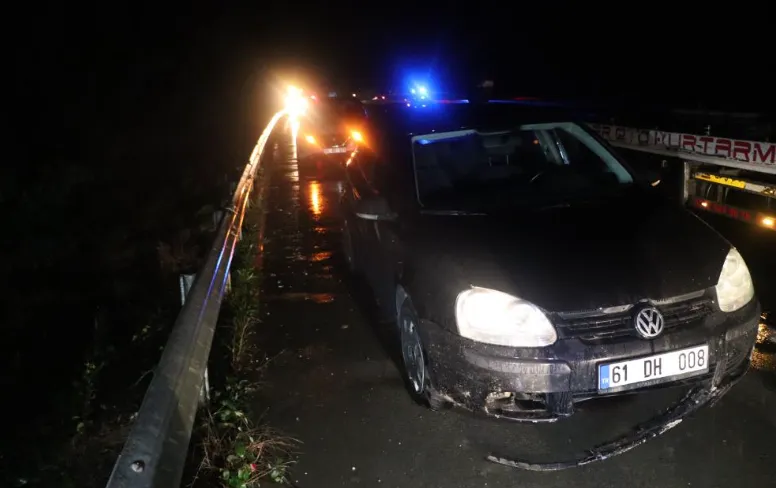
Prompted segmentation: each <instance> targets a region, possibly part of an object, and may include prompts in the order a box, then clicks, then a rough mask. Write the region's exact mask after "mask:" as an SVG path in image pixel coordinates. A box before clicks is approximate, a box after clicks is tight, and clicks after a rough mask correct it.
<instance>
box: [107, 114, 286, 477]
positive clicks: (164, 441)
mask: <svg viewBox="0 0 776 488" xmlns="http://www.w3.org/2000/svg"><path fill="white" fill-rule="evenodd" d="M284 115H285V112H284V111H281V112H278V113H276V114H275V115H274V116H273V117H272V120H271V121H270V122H269V124H267V127H266V128H265V129H264V132H262V134H261V137H259V140H258V142H257V143H256V146H255V147H254V149H253V152H252V153H251V156H250V159H249V160H248V164H246V166H245V170H244V171H243V173H242V176H241V178H240V181H239V183H238V184H237V187H236V189H235V192H234V195H233V197H232V203H231V207H230V208H228V209H227V212H226V213H225V216H224V218H223V219H222V220H221V223H220V225H219V226H218V231H217V234H216V237H215V240H214V243H213V246H212V248H211V249H210V252H209V254H208V256H207V260H206V261H205V264H204V266H203V267H202V269H201V270H200V271H199V273H198V274H197V277H196V279H195V280H194V283H193V284H192V286H191V290H189V292H188V295H187V297H186V301H185V303H184V304H183V308H182V309H181V311H180V313H179V314H178V318H177V319H176V321H175V325H174V326H173V330H172V333H171V334H170V338H169V340H168V341H167V345H166V346H165V348H164V351H163V352H162V357H161V359H160V361H159V364H158V365H157V367H156V370H155V371H154V377H153V379H152V380H151V384H150V385H149V387H148V390H147V391H146V394H145V398H144V399H143V403H142V404H141V406H140V410H138V412H137V416H136V418H135V421H134V423H133V425H132V429H131V431H130V434H129V437H128V438H127V441H126V443H125V444H124V448H123V450H122V451H121V454H120V455H119V457H118V460H117V461H116V464H115V465H114V467H113V471H112V473H111V476H110V479H109V480H108V484H107V488H161V487H165V488H172V487H177V486H179V485H180V482H181V477H182V475H183V468H184V463H185V462H186V455H187V453H188V447H189V441H190V439H191V431H192V428H193V426H194V418H195V416H196V413H197V406H198V403H199V400H200V392H201V391H202V385H203V381H204V377H205V373H206V371H207V362H208V357H209V356H210V348H211V345H212V342H213V334H214V332H215V328H216V323H217V321H218V315H219V312H220V308H221V301H222V299H223V297H224V293H225V291H226V287H227V282H228V279H229V268H230V266H231V263H232V256H233V255H234V250H235V245H236V244H237V241H238V239H239V238H240V235H241V230H242V222H243V217H244V215H245V209H246V207H247V204H248V201H249V197H250V193H251V189H252V188H253V184H254V179H255V177H256V172H257V170H258V168H259V164H260V162H261V157H262V154H263V153H264V147H265V146H266V144H267V140H268V139H269V136H270V134H271V133H272V131H273V130H274V128H275V125H276V124H277V122H278V120H280V119H281V118H282V117H283V116H284Z"/></svg>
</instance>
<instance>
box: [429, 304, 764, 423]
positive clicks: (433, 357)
mask: <svg viewBox="0 0 776 488" xmlns="http://www.w3.org/2000/svg"><path fill="white" fill-rule="evenodd" d="M759 317H760V306H759V304H758V303H757V301H756V300H753V301H752V302H751V303H749V304H748V305H746V306H745V307H743V308H742V309H740V310H738V311H736V312H733V313H722V312H719V311H716V312H714V313H712V314H710V315H708V316H706V317H705V318H704V319H702V321H700V323H698V324H695V325H694V326H692V327H677V328H675V329H672V330H670V331H666V332H665V333H664V334H663V335H662V336H660V337H658V338H656V339H653V340H651V341H650V340H643V339H639V338H635V337H628V338H621V339H620V340H615V341H608V342H607V341H603V342H602V341H597V342H596V341H593V342H592V343H591V342H590V341H587V342H585V341H583V340H580V339H573V338H572V339H561V340H559V341H558V342H556V343H555V344H553V345H552V346H549V347H546V348H512V347H503V346H494V345H489V344H483V343H478V342H475V341H471V340H468V339H464V338H462V337H460V336H459V335H457V334H455V333H452V332H450V331H449V330H447V329H445V328H443V327H441V326H439V325H437V324H435V323H433V322H430V321H422V324H423V326H422V327H421V328H420V330H421V331H422V334H423V335H424V336H425V337H424V343H425V344H426V345H427V351H426V353H427V356H428V362H429V368H430V370H431V375H432V378H433V380H434V384H433V386H434V388H435V389H436V390H438V391H439V392H440V393H442V394H443V395H445V396H447V397H448V398H449V399H451V400H452V401H453V403H455V404H458V405H461V406H464V407H466V408H469V409H472V410H481V411H484V412H486V413H487V414H489V415H494V416H497V417H504V418H509V419H513V420H518V421H528V422H543V421H554V420H557V419H559V418H562V417H566V416H569V415H571V414H572V413H573V412H574V409H575V404H577V403H579V402H582V401H586V400H590V399H593V398H600V397H604V396H612V395H623V394H632V393H636V392H641V391H645V390H648V389H651V388H659V387H665V386H676V385H683V384H684V385H687V384H690V385H698V384H701V383H704V382H707V383H708V385H709V387H710V388H716V389H723V388H724V387H725V386H726V385H727V384H729V383H732V382H735V381H736V380H737V379H739V378H740V377H741V376H743V374H744V373H745V372H746V370H747V368H748V365H749V360H750V358H751V352H752V349H753V347H754V344H755V341H756V337H757V330H758V322H759ZM701 344H708V346H709V369H708V372H706V373H700V374H697V375H692V376H689V377H680V378H678V379H671V378H663V379H660V380H655V381H653V382H648V383H642V384H638V385H634V386H635V387H630V388H627V389H619V390H617V389H615V390H612V391H609V390H607V391H604V392H599V390H598V366H599V365H601V364H606V363H612V362H617V361H621V360H626V359H634V358H639V357H644V356H652V355H655V354H661V353H664V352H669V351H675V350H679V349H684V348H687V347H693V346H698V345H701ZM718 366H720V367H718Z"/></svg>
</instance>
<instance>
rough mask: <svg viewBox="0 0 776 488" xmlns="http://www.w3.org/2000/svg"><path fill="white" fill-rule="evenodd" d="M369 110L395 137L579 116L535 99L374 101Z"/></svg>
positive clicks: (504, 127) (510, 126)
mask: <svg viewBox="0 0 776 488" xmlns="http://www.w3.org/2000/svg"><path fill="white" fill-rule="evenodd" d="M366 111H367V116H368V118H369V121H370V124H372V125H373V126H374V127H375V129H377V130H379V131H381V132H383V133H387V134H390V135H391V136H392V137H401V136H404V137H410V136H412V135H416V134H429V133H431V132H448V131H455V130H462V129H474V130H479V131H499V130H510V129H513V128H515V127H517V126H520V125H523V124H535V123H549V122H569V121H574V120H577V119H578V118H579V116H578V115H577V113H576V111H575V110H573V109H571V108H568V107H564V106H559V105H554V104H537V103H534V102H508V103H497V102H484V103H465V102H455V103H438V102H431V103H427V104H425V105H411V106H408V105H407V104H406V103H401V104H375V105H367V106H366Z"/></svg>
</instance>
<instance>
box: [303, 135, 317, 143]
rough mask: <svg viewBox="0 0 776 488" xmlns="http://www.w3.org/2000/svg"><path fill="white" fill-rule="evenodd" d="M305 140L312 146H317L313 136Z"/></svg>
mask: <svg viewBox="0 0 776 488" xmlns="http://www.w3.org/2000/svg"><path fill="white" fill-rule="evenodd" d="M304 140H305V141H307V142H309V143H310V144H315V137H313V136H311V135H309V134H308V135H306V136H304Z"/></svg>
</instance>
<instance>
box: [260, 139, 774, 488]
mask: <svg viewBox="0 0 776 488" xmlns="http://www.w3.org/2000/svg"><path fill="white" fill-rule="evenodd" d="M287 146H288V145H287V144H285V145H284V144H279V145H278V149H277V150H276V151H275V154H274V157H273V158H272V160H268V161H267V162H266V163H267V168H268V173H269V175H270V178H271V180H270V190H269V193H268V197H267V201H266V208H267V209H268V214H267V228H266V240H265V245H264V259H263V266H264V287H263V294H262V301H263V303H262V311H263V315H262V324H261V330H260V331H259V336H260V338H261V339H260V340H261V341H262V347H263V348H264V349H265V350H266V351H267V352H268V353H270V354H273V355H274V354H277V356H276V357H275V359H274V360H273V361H272V362H271V363H270V366H269V372H268V374H267V376H266V381H267V384H266V386H265V387H264V388H263V389H262V390H263V395H265V396H266V398H264V399H263V401H264V402H265V404H266V405H271V407H270V408H269V409H268V411H267V413H266V420H267V421H268V422H269V423H270V424H271V425H272V426H273V427H275V428H278V429H280V430H282V431H284V432H285V433H287V434H288V435H291V436H293V437H296V438H298V439H299V440H301V441H302V443H303V444H302V445H301V455H300V457H299V462H298V464H296V465H295V466H294V467H293V469H292V471H291V478H292V480H293V481H294V482H295V483H296V484H297V485H298V486H300V487H303V488H307V487H339V486H363V487H379V486H385V487H402V488H407V487H444V488H463V487H493V488H499V487H515V486H521V487H546V488H550V487H564V488H566V487H568V486H574V487H578V488H584V487H599V488H607V487H612V488H615V487H616V488H620V487H622V486H629V487H631V488H636V487H642V486H643V487H650V488H654V487H726V488H727V487H730V486H735V485H736V484H738V483H740V484H741V485H742V486H751V487H757V486H761V487H766V486H774V485H776V445H775V444H774V439H776V366H775V365H774V364H775V363H776V348H768V347H763V348H758V350H756V352H755V356H754V366H753V368H752V371H751V372H750V373H749V374H748V375H747V376H746V377H745V378H744V379H743V380H742V381H741V382H740V383H739V384H738V385H736V387H735V388H734V389H733V390H732V391H731V392H730V393H729V394H728V395H727V396H726V397H724V398H723V399H722V401H721V402H720V403H719V404H718V405H717V406H715V407H714V408H711V409H705V410H703V411H701V412H699V413H698V414H697V415H695V416H694V417H693V418H691V419H689V420H686V421H685V422H683V423H682V424H681V425H679V426H678V427H676V428H675V429H673V430H671V431H669V432H668V433H667V434H665V435H663V436H662V437H659V438H657V439H655V440H653V441H650V442H648V443H647V444H645V445H643V446H641V447H638V448H636V449H634V450H633V451H630V452H628V453H626V454H623V455H621V456H618V457H615V458H613V459H609V460H606V461H604V462H599V463H595V464H593V465H589V466H586V467H583V468H576V469H571V470H566V471H560V472H552V473H533V472H524V471H518V470H515V469H512V468H508V467H503V466H499V465H495V464H492V463H489V462H487V461H485V460H484V457H485V456H486V455H487V454H489V453H495V454H499V455H505V456H507V457H522V458H526V457H529V458H532V459H533V460H540V461H541V460H544V461H547V460H558V459H559V458H561V459H563V458H569V457H571V456H574V455H578V454H580V453H581V452H583V451H584V449H585V448H586V447H591V446H592V445H594V444H597V443H599V442H601V441H604V440H608V439H610V438H612V437H615V436H616V435H617V434H620V433H624V432H626V431H627V430H628V428H629V426H631V425H633V424H635V423H637V422H639V421H642V420H645V419H647V418H649V417H650V416H652V415H653V414H654V413H655V410H656V409H657V408H661V407H664V406H666V405H667V404H668V403H669V402H670V401H671V400H673V399H674V398H676V395H678V394H679V393H681V392H677V391H675V390H668V391H662V392H657V393H652V394H649V395H647V396H641V397H638V398H636V397H629V398H626V399H617V400H611V401H607V402H606V403H600V402H599V403H597V404H596V403H594V402H593V403H590V404H587V405H588V406H586V407H585V408H584V409H582V410H581V411H578V412H577V413H576V414H575V416H573V417H572V418H571V419H568V420H566V421H563V422H560V423H557V424H552V425H544V426H533V425H522V424H513V423H509V422H505V421H496V420H492V419H487V418H483V417H480V416H476V415H472V414H469V413H465V412H458V411H445V412H431V411H429V410H427V409H425V408H423V407H421V406H418V405H416V404H415V403H413V402H412V400H411V399H410V397H409V395H408V394H407V393H406V391H405V389H404V384H403V381H402V378H401V375H400V373H399V370H398V367H397V364H396V361H397V359H396V353H397V351H398V347H397V346H396V344H395V337H394V336H393V333H392V330H391V329H390V327H389V326H385V325H383V326H380V325H377V324H376V322H375V321H374V320H373V319H372V315H371V308H370V305H369V303H370V302H369V300H368V298H367V297H366V296H367V293H366V291H365V287H364V285H363V284H362V283H359V282H356V281H353V280H352V279H350V278H349V277H348V276H347V274H346V273H345V272H344V269H343V268H344V267H343V265H342V258H341V255H340V253H339V245H340V233H339V224H340V217H339V209H338V199H339V195H338V191H339V186H338V182H337V176H336V173H333V174H331V175H327V176H328V177H325V178H323V177H320V176H321V175H320V174H319V173H317V171H314V172H308V171H306V169H308V167H307V166H306V165H304V164H302V165H301V167H300V164H298V163H297V161H296V160H295V159H294V158H293V147H292V148H290V149H289V148H288V147H287ZM302 163H306V162H305V161H303V162H302ZM300 170H301V171H300ZM300 173H301V174H300ZM310 175H312V177H309V176H310ZM722 225H724V224H722ZM745 237H746V238H750V237H751V236H745ZM764 238H772V239H771V241H769V242H770V244H769V243H768V241H766V242H765V243H764V244H763V243H758V244H757V245H755V246H753V249H754V250H752V251H751V253H750V252H749V251H748V250H747V249H746V246H742V244H741V243H738V242H735V240H734V243H736V245H737V246H739V248H740V249H742V252H743V253H744V256H745V257H746V258H747V259H748V260H749V262H750V266H751V267H752V268H755V269H762V270H764V271H763V272H762V273H755V280H756V281H759V282H763V283H764V281H765V279H766V278H767V276H768V273H770V276H771V277H773V276H776V270H774V263H773V262H770V261H768V262H767V263H766V262H765V261H763V260H764V259H767V258H764V257H762V256H761V255H758V254H757V253H759V252H762V253H763V254H764V253H765V251H767V250H768V249H769V246H773V247H770V249H775V248H776V236H764ZM760 247H762V250H761V251H757V250H756V249H760ZM755 259H760V260H761V261H760V262H755V261H754V260H755ZM766 264H767V265H768V266H767V267H766V266H765V265H766ZM760 265H762V266H760ZM768 270H771V271H768ZM771 279H773V278H771ZM756 285H757V286H758V287H759V288H761V289H762V288H765V289H767V286H762V287H760V285H759V283H756ZM772 290H773V288H770V290H769V291H768V293H769V294H770V293H772ZM773 298H776V297H775V296H774V295H773V294H771V295H769V296H768V297H765V296H762V297H761V299H763V301H765V302H766V303H767V304H769V305H771V304H774V300H773Z"/></svg>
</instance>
